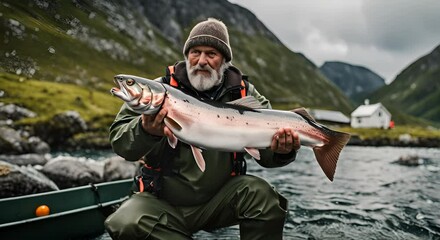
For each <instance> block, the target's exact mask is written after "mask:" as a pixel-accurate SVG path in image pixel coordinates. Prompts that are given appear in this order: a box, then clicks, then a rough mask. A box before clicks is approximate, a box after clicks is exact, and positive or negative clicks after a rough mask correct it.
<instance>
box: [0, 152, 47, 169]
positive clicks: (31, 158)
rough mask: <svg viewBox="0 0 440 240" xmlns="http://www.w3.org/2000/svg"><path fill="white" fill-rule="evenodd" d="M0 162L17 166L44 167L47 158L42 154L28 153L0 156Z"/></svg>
mask: <svg viewBox="0 0 440 240" xmlns="http://www.w3.org/2000/svg"><path fill="white" fill-rule="evenodd" d="M0 160H1V161H5V162H8V163H11V164H15V165H18V166H27V165H31V166H35V165H41V166H44V165H45V164H46V163H47V161H48V158H47V157H46V156H45V155H44V154H35V153H28V154H20V155H0Z"/></svg>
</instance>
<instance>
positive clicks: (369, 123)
mask: <svg viewBox="0 0 440 240" xmlns="http://www.w3.org/2000/svg"><path fill="white" fill-rule="evenodd" d="M390 121H391V113H390V112H388V110H387V109H386V108H385V107H384V106H383V105H382V104H381V103H376V104H369V103H368V101H365V105H360V106H359V107H358V108H356V110H354V111H353V112H352V113H351V127H353V128H383V129H388V128H389V127H390Z"/></svg>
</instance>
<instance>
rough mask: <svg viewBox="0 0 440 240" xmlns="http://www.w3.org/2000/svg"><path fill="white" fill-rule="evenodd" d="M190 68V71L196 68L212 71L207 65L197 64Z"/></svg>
mask: <svg viewBox="0 0 440 240" xmlns="http://www.w3.org/2000/svg"><path fill="white" fill-rule="evenodd" d="M191 70H192V72H194V71H197V70H203V71H206V70H207V71H210V72H213V71H214V69H213V68H212V67H211V66H209V65H205V66H200V65H199V64H197V65H195V66H193V67H191Z"/></svg>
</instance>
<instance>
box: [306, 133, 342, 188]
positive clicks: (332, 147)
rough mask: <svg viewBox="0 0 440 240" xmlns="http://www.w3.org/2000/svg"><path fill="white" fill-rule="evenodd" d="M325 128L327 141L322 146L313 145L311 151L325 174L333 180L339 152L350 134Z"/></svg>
mask: <svg viewBox="0 0 440 240" xmlns="http://www.w3.org/2000/svg"><path fill="white" fill-rule="evenodd" d="M325 130H326V131H325V132H326V133H327V134H326V135H327V136H328V138H329V140H328V142H327V143H326V144H324V145H322V146H315V147H313V152H314V153H315V157H316V160H317V161H318V163H319V166H321V169H322V170H323V171H324V173H325V175H326V176H327V177H328V179H329V180H330V181H333V177H334V175H335V171H336V164H337V162H338V159H339V154H340V153H341V151H342V148H344V146H345V145H346V144H347V143H348V141H349V140H350V134H348V133H343V132H337V131H333V130H330V129H325Z"/></svg>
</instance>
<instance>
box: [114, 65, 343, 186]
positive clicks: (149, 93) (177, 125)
mask: <svg viewBox="0 0 440 240" xmlns="http://www.w3.org/2000/svg"><path fill="white" fill-rule="evenodd" d="M115 82H116V84H117V85H118V86H119V88H112V90H111V93H112V94H113V95H115V96H117V97H119V98H121V99H122V100H124V101H125V102H126V104H127V106H128V107H129V108H131V109H132V110H133V111H134V112H136V113H139V114H155V113H157V112H158V111H159V109H160V108H161V107H166V108H167V109H168V114H167V116H166V118H165V120H164V122H165V125H166V126H167V127H168V128H169V129H170V130H171V131H172V132H173V134H174V135H175V136H176V137H177V139H178V140H180V141H182V142H185V143H187V144H189V145H190V146H191V149H192V152H193V155H194V159H195V160H196V163H197V165H198V166H199V168H200V169H201V170H202V171H204V170H205V161H204V159H203V155H202V152H201V149H203V148H204V149H216V150H219V151H228V152H243V151H246V152H247V153H249V154H250V155H251V156H252V157H253V158H255V159H257V160H259V159H260V154H259V151H258V149H265V148H268V147H270V144H271V141H272V137H273V135H274V134H275V132H276V131H277V130H278V129H279V128H285V127H290V128H292V129H294V130H295V131H296V132H297V133H298V135H299V137H300V140H301V145H304V146H308V147H312V149H313V152H314V153H315V157H316V159H317V161H318V163H319V165H320V166H321V168H322V170H323V171H324V173H325V175H326V176H327V177H328V178H329V179H330V181H333V177H334V174H335V170H336V163H337V161H338V158H339V154H340V152H341V150H342V148H343V147H344V146H345V145H346V144H347V142H348V140H349V139H350V135H349V134H347V133H343V132H337V131H333V130H331V129H329V128H327V127H325V126H323V125H321V124H318V123H317V122H315V120H314V119H313V118H312V117H311V116H310V115H309V114H308V113H307V111H305V109H304V108H300V109H296V110H293V111H281V110H272V109H262V108H261V105H259V103H258V101H257V100H256V99H255V98H253V97H245V98H241V99H238V100H235V101H233V102H229V103H219V102H213V101H209V100H203V99H198V98H195V97H192V96H190V95H188V94H185V93H183V92H182V91H180V90H178V89H176V88H174V87H171V86H169V85H168V84H163V83H160V82H158V81H154V80H149V79H145V78H141V77H137V76H131V75H122V74H121V75H117V76H115ZM176 137H174V138H169V139H168V142H169V143H170V145H171V146H172V147H175V145H176V144H177V139H176Z"/></svg>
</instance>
